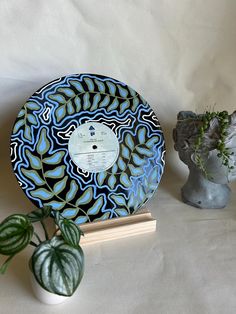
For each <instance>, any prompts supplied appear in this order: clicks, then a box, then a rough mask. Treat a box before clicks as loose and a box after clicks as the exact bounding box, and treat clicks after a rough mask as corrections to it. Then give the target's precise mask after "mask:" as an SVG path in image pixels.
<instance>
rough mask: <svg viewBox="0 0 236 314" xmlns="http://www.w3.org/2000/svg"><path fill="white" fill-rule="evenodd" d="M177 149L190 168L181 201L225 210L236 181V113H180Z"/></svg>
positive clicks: (175, 135) (176, 132)
mask: <svg viewBox="0 0 236 314" xmlns="http://www.w3.org/2000/svg"><path fill="white" fill-rule="evenodd" d="M173 138H174V142H175V146H174V147H175V149H176V150H177V151H178V153H179V157H180V159H181V160H182V161H183V162H184V163H185V164H186V165H187V166H188V168H189V176H188V179H187V182H186V183H185V185H184V186H183V187H182V189H181V194H182V200H183V201H184V202H185V203H187V204H189V205H192V206H195V207H198V208H223V207H225V206H226V205H227V203H228V200H229V196H230V188H229V187H228V183H229V182H231V181H233V180H236V111H235V112H233V113H232V114H231V115H228V113H227V112H226V111H223V112H212V113H210V112H206V113H205V114H200V115H198V114H195V113H193V112H191V111H181V112H179V114H178V116H177V125H176V128H175V129H174V131H173Z"/></svg>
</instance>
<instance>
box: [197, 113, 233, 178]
mask: <svg viewBox="0 0 236 314" xmlns="http://www.w3.org/2000/svg"><path fill="white" fill-rule="evenodd" d="M199 120H200V122H201V124H202V125H201V126H200V128H199V133H198V135H197V137H196V141H195V147H194V148H195V158H196V164H197V166H198V167H199V169H200V170H202V171H203V173H204V174H205V176H206V177H209V174H208V173H207V171H206V169H205V165H204V160H203V159H202V157H201V155H202V150H203V149H204V137H205V133H206V132H207V130H209V129H210V127H211V123H212V121H217V124H218V125H217V127H218V132H217V134H218V138H217V139H216V149H217V151H218V154H217V157H218V158H220V159H221V160H222V165H224V166H226V167H227V168H228V170H229V171H231V170H233V169H234V166H233V165H232V164H231V165H230V162H229V161H230V156H231V155H233V154H234V152H230V151H229V148H228V147H226V145H225V139H226V137H227V135H228V131H227V130H228V128H229V124H230V115H229V114H228V112H227V111H221V112H219V111H217V112H209V111H206V113H205V114H203V115H199Z"/></svg>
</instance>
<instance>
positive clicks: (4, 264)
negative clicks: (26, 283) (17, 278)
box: [0, 254, 15, 274]
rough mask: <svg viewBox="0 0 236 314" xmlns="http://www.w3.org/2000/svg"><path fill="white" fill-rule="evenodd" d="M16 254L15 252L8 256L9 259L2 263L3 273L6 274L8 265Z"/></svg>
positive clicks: (0, 271) (1, 271)
mask: <svg viewBox="0 0 236 314" xmlns="http://www.w3.org/2000/svg"><path fill="white" fill-rule="evenodd" d="M14 256H15V254H14V255H11V256H9V257H8V258H7V260H6V261H5V262H4V263H3V264H2V266H1V267H0V273H1V274H4V273H5V271H6V270H7V267H8V265H9V263H10V261H11V260H12V258H13V257H14Z"/></svg>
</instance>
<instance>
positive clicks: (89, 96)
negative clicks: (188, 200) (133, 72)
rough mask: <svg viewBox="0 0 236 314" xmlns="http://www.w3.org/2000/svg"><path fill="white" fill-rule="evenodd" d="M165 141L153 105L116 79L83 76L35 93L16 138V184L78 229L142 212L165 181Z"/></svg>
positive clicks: (20, 120)
mask: <svg viewBox="0 0 236 314" xmlns="http://www.w3.org/2000/svg"><path fill="white" fill-rule="evenodd" d="M164 152H165V147H164V138H163V132H162V130H161V127H160V124H159V122H158V119H157V117H156V115H155V114H154V112H153V110H152V109H151V108H150V106H149V105H148V103H147V102H146V101H145V100H144V99H143V98H142V97H141V96H140V95H139V94H138V93H137V92H136V91H134V90H133V89H132V88H130V87H129V86H127V85H126V84H124V83H121V82H119V81H117V80H115V79H112V78H109V77H105V76H101V75H94V74H76V75H70V76H65V77H62V78H59V79H57V80H54V81H53V82H51V83H49V84H47V85H45V86H44V87H42V88H41V89H39V90H38V91H37V92H35V93H34V94H33V95H32V96H31V97H30V98H29V99H28V101H27V102H26V103H25V104H24V106H23V107H22V109H21V110H20V112H19V114H18V116H17V118H16V121H15V124H14V127H13V131H12V135H11V160H12V166H13V170H14V173H15V175H16V178H17V180H18V182H19V184H20V186H21V188H22V189H23V191H24V192H25V194H26V195H27V197H28V198H29V199H30V200H31V201H32V202H33V203H34V204H35V205H36V206H37V207H41V206H43V205H51V206H52V207H53V208H54V209H57V210H59V211H60V212H61V213H62V214H63V216H64V217H67V218H68V219H72V220H74V221H75V222H76V223H77V224H81V223H85V222H90V221H95V220H105V219H110V218H114V217H120V216H126V215H129V214H133V213H135V212H136V211H137V210H138V209H139V208H140V207H141V206H142V205H143V204H144V203H146V202H147V201H148V200H149V199H150V198H151V196H152V195H153V193H154V192H155V190H156V189H157V187H158V184H159V182H160V179H161V176H162V173H163V168H164Z"/></svg>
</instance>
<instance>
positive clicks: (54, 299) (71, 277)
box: [0, 206, 84, 304]
mask: <svg viewBox="0 0 236 314" xmlns="http://www.w3.org/2000/svg"><path fill="white" fill-rule="evenodd" d="M48 217H52V219H54V221H55V224H56V226H57V229H56V231H55V232H54V233H53V235H52V236H51V237H49V233H48V230H47V228H46V224H45V219H46V218H48ZM37 222H39V223H41V225H42V227H43V230H44V235H45V239H44V240H42V239H41V238H40V236H39V235H38V234H37V232H36V231H35V228H34V224H35V223H37ZM58 232H60V234H58ZM81 234H82V232H81V230H80V229H79V227H78V226H77V225H76V224H75V223H74V222H73V221H71V220H68V219H66V218H64V217H63V216H62V215H61V214H60V213H59V212H58V211H56V210H53V209H52V208H51V207H50V206H45V207H43V208H40V209H36V210H34V211H32V212H30V213H28V214H25V215H24V214H14V215H11V216H9V217H7V218H6V219H4V220H3V221H2V223H1V224H0V254H2V255H6V256H8V258H7V259H6V261H5V262H4V263H3V265H2V266H1V268H0V272H1V273H2V274H3V273H4V272H5V271H6V269H7V267H8V265H9V263H10V261H11V260H12V258H13V257H14V256H15V255H16V254H17V253H19V252H20V251H22V250H23V249H24V248H25V247H26V246H27V245H32V246H33V247H34V252H33V254H32V256H31V258H30V262H29V267H30V270H31V272H32V278H33V282H34V285H33V290H34V292H35V293H36V294H37V297H38V298H39V299H40V300H41V301H42V302H44V303H48V304H55V303H60V302H62V301H64V299H66V298H68V297H70V296H72V294H73V293H74V292H75V290H76V289H77V287H78V285H79V283H80V281H81V279H82V277H83V273H84V254H83V251H82V249H81V247H80V245H79V242H80V236H81Z"/></svg>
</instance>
